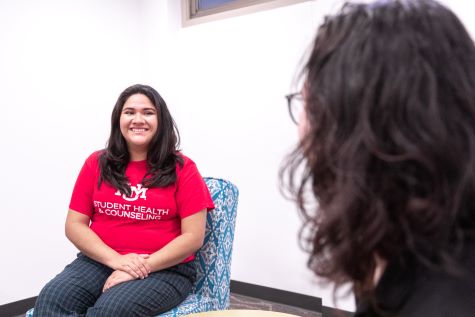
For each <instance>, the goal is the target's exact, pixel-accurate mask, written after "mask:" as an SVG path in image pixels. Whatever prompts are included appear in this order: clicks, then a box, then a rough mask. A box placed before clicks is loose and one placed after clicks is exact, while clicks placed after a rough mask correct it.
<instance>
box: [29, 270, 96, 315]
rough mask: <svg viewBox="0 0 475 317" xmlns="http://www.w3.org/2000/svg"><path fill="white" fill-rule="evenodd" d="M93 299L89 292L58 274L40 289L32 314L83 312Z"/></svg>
mask: <svg viewBox="0 0 475 317" xmlns="http://www.w3.org/2000/svg"><path fill="white" fill-rule="evenodd" d="M94 301H95V298H94V296H93V295H92V294H91V293H90V292H88V291H86V290H85V289H84V288H83V287H81V286H80V285H78V284H76V283H74V281H73V280H70V279H65V278H64V276H61V274H60V275H58V276H56V277H55V278H53V279H52V280H51V281H49V282H48V283H47V284H46V285H45V286H44V287H43V289H42V290H41V292H40V294H39V295H38V298H37V300H36V304H35V310H34V316H35V317H37V316H38V317H39V316H68V315H71V314H72V315H73V316H74V315H76V314H81V313H82V314H84V313H85V311H86V309H87V307H88V306H91V305H93V304H94Z"/></svg>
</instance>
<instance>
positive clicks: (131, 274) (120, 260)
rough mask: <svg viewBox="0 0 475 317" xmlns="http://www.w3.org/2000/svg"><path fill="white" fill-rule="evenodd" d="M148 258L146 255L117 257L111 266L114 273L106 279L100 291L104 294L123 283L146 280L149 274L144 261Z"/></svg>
mask: <svg viewBox="0 0 475 317" xmlns="http://www.w3.org/2000/svg"><path fill="white" fill-rule="evenodd" d="M148 257H149V255H148V254H136V253H129V254H124V255H119V256H117V258H116V259H114V260H113V262H112V265H111V267H112V268H113V269H114V270H115V271H114V272H112V274H111V275H110V276H109V277H108V278H107V280H106V282H105V283H104V287H103V289H102V291H103V292H105V291H107V290H108V289H109V288H111V287H113V286H115V285H117V284H120V283H123V282H127V281H132V280H135V279H138V278H140V279H144V278H146V277H147V276H148V274H149V273H150V272H151V269H150V266H149V264H148V263H147V261H146V259H148Z"/></svg>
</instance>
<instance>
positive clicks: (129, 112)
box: [124, 110, 134, 115]
mask: <svg viewBox="0 0 475 317" xmlns="http://www.w3.org/2000/svg"><path fill="white" fill-rule="evenodd" d="M124 114H126V115H131V114H134V113H133V112H132V111H130V110H127V111H124Z"/></svg>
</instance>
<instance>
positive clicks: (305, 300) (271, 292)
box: [231, 280, 322, 313]
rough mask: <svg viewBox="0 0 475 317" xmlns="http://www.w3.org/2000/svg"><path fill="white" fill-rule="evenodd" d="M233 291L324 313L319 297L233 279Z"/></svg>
mask: <svg viewBox="0 0 475 317" xmlns="http://www.w3.org/2000/svg"><path fill="white" fill-rule="evenodd" d="M231 292H232V293H235V294H240V295H244V296H249V297H255V298H259V299H262V300H268V301H271V302H276V303H279V304H284V305H290V306H294V307H299V308H303V309H306V310H311V311H315V312H319V313H322V299H321V298H319V297H313V296H309V295H304V294H299V293H293V292H289V291H284V290H281V289H276V288H271V287H266V286H260V285H255V284H249V283H244V282H239V281H234V280H231Z"/></svg>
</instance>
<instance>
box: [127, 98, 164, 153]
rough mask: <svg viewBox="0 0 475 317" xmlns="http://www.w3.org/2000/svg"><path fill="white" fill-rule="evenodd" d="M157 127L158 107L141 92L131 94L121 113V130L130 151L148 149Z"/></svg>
mask: <svg viewBox="0 0 475 317" xmlns="http://www.w3.org/2000/svg"><path fill="white" fill-rule="evenodd" d="M157 129H158V115H157V109H155V106H154V105H153V103H152V102H151V101H150V99H148V97H147V96H145V95H143V94H140V93H138V94H135V95H132V96H130V97H129V98H128V99H127V101H126V102H125V104H124V106H123V107H122V113H121V114H120V132H122V135H123V136H124V139H125V141H126V142H127V147H128V149H129V151H130V152H137V151H138V152H144V151H148V146H149V144H150V142H151V141H152V138H153V136H154V135H155V133H156V132H157ZM131 154H132V153H131Z"/></svg>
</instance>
